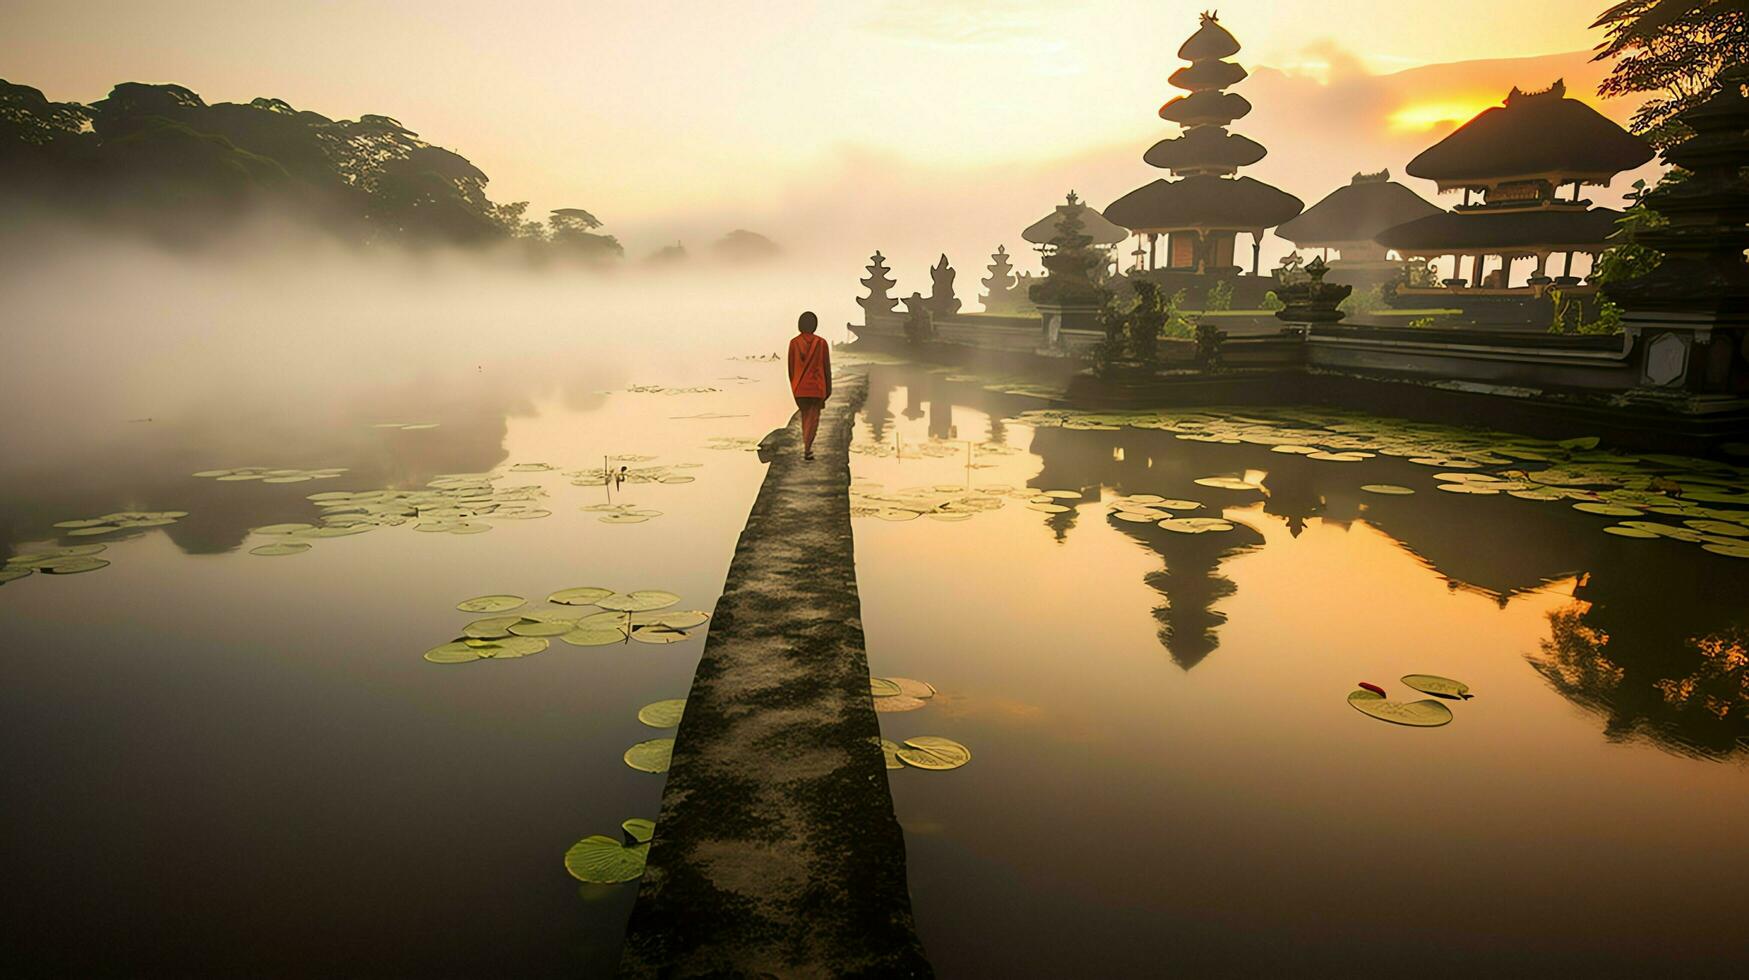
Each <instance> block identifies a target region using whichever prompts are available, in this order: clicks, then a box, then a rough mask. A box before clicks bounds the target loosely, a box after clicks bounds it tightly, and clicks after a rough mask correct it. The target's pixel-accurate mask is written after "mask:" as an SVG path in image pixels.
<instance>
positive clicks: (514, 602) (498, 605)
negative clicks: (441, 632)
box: [455, 595, 528, 613]
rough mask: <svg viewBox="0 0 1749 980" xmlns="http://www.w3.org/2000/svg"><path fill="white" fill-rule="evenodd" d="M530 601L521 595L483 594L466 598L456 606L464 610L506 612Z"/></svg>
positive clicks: (472, 611)
mask: <svg viewBox="0 0 1749 980" xmlns="http://www.w3.org/2000/svg"><path fill="white" fill-rule="evenodd" d="M526 602H528V600H527V599H524V598H523V597H522V596H519V595H483V596H478V597H476V598H473V599H465V600H463V601H461V602H458V603H456V606H455V607H456V608H457V609H459V610H461V611H462V612H471V613H490V612H505V611H508V610H511V609H515V608H516V607H517V606H520V605H523V604H524V603H526Z"/></svg>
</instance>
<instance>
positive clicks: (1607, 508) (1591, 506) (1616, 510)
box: [1573, 502, 1642, 517]
mask: <svg viewBox="0 0 1749 980" xmlns="http://www.w3.org/2000/svg"><path fill="white" fill-rule="evenodd" d="M1573 509H1574V510H1578V511H1584V512H1585V513H1587V514H1602V515H1604V516H1605V517H1638V516H1640V514H1641V513H1642V512H1641V510H1640V509H1639V508H1638V507H1624V506H1622V505H1621V504H1597V503H1590V502H1586V503H1578V504H1574V505H1573Z"/></svg>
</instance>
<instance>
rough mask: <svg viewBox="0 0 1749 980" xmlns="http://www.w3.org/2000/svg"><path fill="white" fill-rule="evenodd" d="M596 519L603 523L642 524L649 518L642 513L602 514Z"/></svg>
mask: <svg viewBox="0 0 1749 980" xmlns="http://www.w3.org/2000/svg"><path fill="white" fill-rule="evenodd" d="M596 520H598V521H600V522H601V523H603V524H642V523H644V522H645V521H647V520H649V518H648V517H645V516H643V515H642V514H603V515H601V516H600V517H598V518H596Z"/></svg>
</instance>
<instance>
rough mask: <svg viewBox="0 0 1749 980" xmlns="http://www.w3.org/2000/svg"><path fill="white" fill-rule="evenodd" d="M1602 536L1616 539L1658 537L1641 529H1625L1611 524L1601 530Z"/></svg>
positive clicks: (1619, 525)
mask: <svg viewBox="0 0 1749 980" xmlns="http://www.w3.org/2000/svg"><path fill="white" fill-rule="evenodd" d="M1603 533H1604V534H1613V535H1615V536H1616V537H1618V538H1656V537H1659V535H1656V534H1653V533H1652V532H1651V531H1647V530H1644V529H1643V528H1637V527H1627V526H1625V525H1621V524H1611V525H1610V526H1608V527H1606V528H1604V529H1603Z"/></svg>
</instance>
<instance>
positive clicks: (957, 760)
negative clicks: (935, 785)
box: [897, 735, 972, 769]
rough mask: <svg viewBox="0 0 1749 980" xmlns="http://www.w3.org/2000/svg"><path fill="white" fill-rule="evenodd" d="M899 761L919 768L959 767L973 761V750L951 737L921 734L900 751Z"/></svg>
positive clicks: (909, 740)
mask: <svg viewBox="0 0 1749 980" xmlns="http://www.w3.org/2000/svg"><path fill="white" fill-rule="evenodd" d="M897 754H898V756H899V761H900V762H903V763H905V764H906V765H908V766H915V767H916V768H918V769H958V768H959V767H960V766H963V765H965V764H966V763H968V762H970V761H972V750H971V749H968V748H966V747H965V746H963V745H961V744H960V743H958V742H956V741H954V740H953V739H951V738H941V737H940V736H937V735H919V736H917V737H916V738H908V739H906V740H905V745H904V747H903V748H901V749H899V751H898V753H897Z"/></svg>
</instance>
